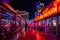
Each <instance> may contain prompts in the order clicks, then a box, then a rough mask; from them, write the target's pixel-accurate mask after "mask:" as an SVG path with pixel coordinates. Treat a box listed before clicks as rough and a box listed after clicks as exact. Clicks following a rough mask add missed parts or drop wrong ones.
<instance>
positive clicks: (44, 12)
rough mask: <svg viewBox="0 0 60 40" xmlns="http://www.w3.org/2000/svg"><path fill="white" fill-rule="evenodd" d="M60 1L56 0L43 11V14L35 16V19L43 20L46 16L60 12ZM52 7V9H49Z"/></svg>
mask: <svg viewBox="0 0 60 40" xmlns="http://www.w3.org/2000/svg"><path fill="white" fill-rule="evenodd" d="M59 2H60V0H55V1H54V2H53V3H52V4H53V5H52V6H50V7H47V8H46V9H45V10H44V11H43V12H42V15H41V16H37V17H36V18H35V21H38V20H42V19H44V18H46V17H50V16H53V15H56V14H57V13H58V11H59V12H60V5H59V6H58V3H59ZM57 6H58V11H57ZM49 8H50V9H49Z"/></svg>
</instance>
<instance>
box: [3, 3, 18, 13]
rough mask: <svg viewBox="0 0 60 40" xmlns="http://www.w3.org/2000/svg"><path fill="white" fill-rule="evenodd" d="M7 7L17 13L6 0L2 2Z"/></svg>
mask: <svg viewBox="0 0 60 40" xmlns="http://www.w3.org/2000/svg"><path fill="white" fill-rule="evenodd" d="M2 3H3V4H4V5H5V6H6V7H7V8H9V9H10V10H11V11H13V12H14V13H17V12H16V11H15V10H14V9H13V8H12V7H11V6H10V5H9V4H8V3H7V2H2Z"/></svg>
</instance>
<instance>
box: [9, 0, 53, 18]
mask: <svg viewBox="0 0 60 40" xmlns="http://www.w3.org/2000/svg"><path fill="white" fill-rule="evenodd" d="M37 1H39V0H12V1H11V2H10V4H11V5H12V7H14V9H18V10H26V11H28V12H30V19H32V18H33V17H34V11H35V3H36V2H37ZM40 1H41V2H43V3H44V5H45V6H47V5H48V4H49V3H50V2H51V1H52V0H40Z"/></svg>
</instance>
